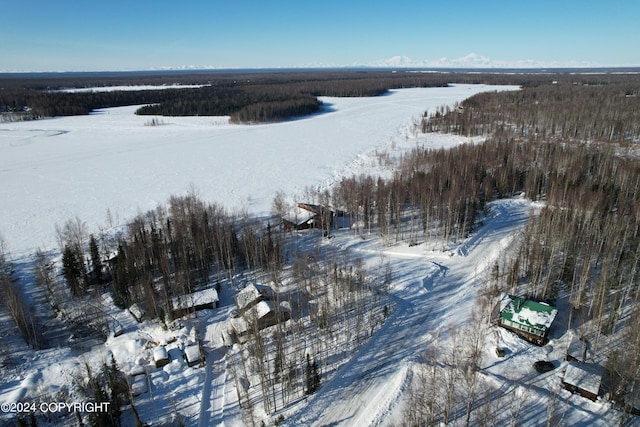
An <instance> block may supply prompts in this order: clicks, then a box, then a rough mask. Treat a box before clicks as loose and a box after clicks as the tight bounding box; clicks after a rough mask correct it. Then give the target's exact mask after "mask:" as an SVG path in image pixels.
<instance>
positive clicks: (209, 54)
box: [0, 0, 640, 71]
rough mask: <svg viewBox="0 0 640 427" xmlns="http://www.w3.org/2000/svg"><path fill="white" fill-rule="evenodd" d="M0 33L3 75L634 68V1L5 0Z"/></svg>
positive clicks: (639, 40) (638, 12)
mask: <svg viewBox="0 0 640 427" xmlns="http://www.w3.org/2000/svg"><path fill="white" fill-rule="evenodd" d="M0 28H1V29H2V39H1V41H0V71H99V70H145V69H155V68H165V67H168V68H180V67H185V66H191V67H218V68H253V67H299V66H351V65H376V64H381V63H382V62H381V61H385V60H387V59H389V58H392V57H395V56H405V57H407V58H410V59H405V60H404V61H405V63H407V64H416V65H426V66H429V65H431V66H435V65H445V66H446V65H449V66H456V65H457V66H464V65H468V64H471V63H469V62H468V61H469V60H470V59H474V60H475V61H480V60H482V61H485V63H487V64H490V65H502V66H514V65H518V64H529V65H531V66H567V65H578V66H640V47H639V46H640V1H638V0H623V1H616V0H609V1H594V0H582V1H574V0H567V1H563V0H556V1H546V0H538V1H525V0H511V1H507V0H504V1H503V0H500V1H491V0H477V1H470V0H454V1H444V0H440V1H427V0H417V1H409V0H394V1H385V2H376V1H371V0H369V1H349V0H342V1H334V0H323V1H305V0H297V1H281V0H262V1H246V0H239V1H236V0H227V1H217V0H210V1H204V0H203V1H188V0H187V1H168V0H167V1H164V0H155V1H147V0H127V1H120V0H114V1H109V2H101V1H96V0H87V1H79V0H77V1H69V0H24V1H23V0H0ZM472 53H473V54H475V56H472V57H468V55H469V54H472ZM464 57H467V58H466V59H460V58H464ZM483 57H484V58H483ZM441 58H447V59H446V60H442V59H441ZM524 61H529V62H524Z"/></svg>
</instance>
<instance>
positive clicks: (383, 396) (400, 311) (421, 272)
mask: <svg viewBox="0 0 640 427" xmlns="http://www.w3.org/2000/svg"><path fill="white" fill-rule="evenodd" d="M531 206H532V204H531V202H529V201H527V200H525V199H522V198H519V199H510V200H500V201H496V202H494V203H492V204H491V205H490V206H489V215H488V217H487V218H486V219H485V221H484V224H483V226H482V227H481V228H479V229H478V230H477V232H476V233H475V234H474V235H473V236H472V237H470V238H469V239H468V240H467V241H466V242H465V243H464V244H463V245H462V246H461V248H464V250H461V251H458V254H453V256H452V255H451V254H437V253H425V254H424V255H423V256H422V257H421V259H416V258H415V257H413V256H411V257H408V258H407V257H406V255H402V254H400V253H397V254H396V256H395V257H393V258H394V259H393V260H392V261H391V262H392V265H393V268H394V278H395V280H394V287H393V289H392V297H393V299H394V301H395V303H396V309H395V312H394V313H393V315H392V317H391V318H390V319H389V320H388V321H387V322H386V323H385V325H384V326H383V327H382V328H381V329H380V330H379V331H378V332H377V333H376V334H375V335H374V336H373V337H372V338H371V340H370V341H369V342H368V343H367V344H366V345H365V346H364V347H362V348H361V349H360V350H359V351H358V352H357V353H356V355H355V356H354V357H353V358H352V360H351V361H349V362H348V363H346V364H345V365H343V366H342V367H341V368H340V369H339V370H338V371H337V372H336V374H335V375H334V376H333V377H332V378H331V379H330V380H329V381H327V382H326V383H325V384H324V385H323V386H322V387H321V389H320V390H319V391H318V392H317V393H316V394H315V395H314V396H313V397H312V398H311V399H310V401H309V402H308V404H307V405H305V407H304V408H302V409H301V410H300V412H299V413H297V414H295V415H293V416H291V417H289V419H288V425H292V426H293V425H317V426H327V425H329V426H338V425H345V426H368V425H383V424H384V423H385V422H387V421H388V415H389V414H391V413H392V412H393V410H394V407H395V405H396V404H397V403H398V401H399V400H400V397H401V395H402V393H403V391H404V390H405V389H406V386H407V383H408V376H410V375H411V363H412V361H414V360H416V358H417V357H419V356H420V354H421V353H423V352H424V351H425V349H426V348H427V347H428V346H430V345H432V343H433V344H435V342H436V341H437V342H438V343H442V341H444V340H446V339H447V338H448V331H449V330H450V329H451V328H455V327H456V326H458V325H460V324H461V323H463V322H464V321H465V320H466V319H468V318H469V313H470V312H471V307H472V305H473V304H474V301H475V297H476V286H475V285H476V284H477V282H479V280H480V276H481V275H482V273H483V272H484V270H485V269H486V268H487V267H488V266H490V265H491V263H492V262H493V261H494V260H495V259H496V258H497V257H498V255H499V254H500V252H501V251H502V250H503V249H505V248H506V246H507V245H508V243H509V242H510V241H511V239H512V238H513V237H514V236H515V234H516V233H517V232H518V231H519V230H520V229H521V228H522V227H523V226H524V224H525V222H526V220H527V217H528V213H529V211H530V209H531ZM351 241H352V242H354V240H351ZM338 244H347V243H346V241H341V242H339V243H338ZM354 244H355V245H357V242H356V243H354ZM387 252H388V251H387Z"/></svg>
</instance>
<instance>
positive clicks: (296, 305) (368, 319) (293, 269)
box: [228, 248, 392, 425]
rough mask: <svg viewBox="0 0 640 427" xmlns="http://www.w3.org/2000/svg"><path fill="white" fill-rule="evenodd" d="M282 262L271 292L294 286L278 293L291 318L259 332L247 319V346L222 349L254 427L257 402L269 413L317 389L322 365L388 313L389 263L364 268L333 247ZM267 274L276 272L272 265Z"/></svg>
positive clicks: (349, 350) (341, 355) (350, 350)
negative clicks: (224, 351)
mask: <svg viewBox="0 0 640 427" xmlns="http://www.w3.org/2000/svg"><path fill="white" fill-rule="evenodd" d="M320 250H328V251H331V253H320V252H319V251H320ZM288 264H289V265H288V266H286V267H287V268H285V269H283V270H282V271H280V272H279V273H278V275H277V277H278V278H277V279H276V280H275V281H274V282H272V283H273V284H274V287H275V288H274V289H276V290H278V289H280V287H281V282H283V281H287V282H291V283H292V285H290V286H288V287H287V292H286V293H284V294H283V295H282V296H280V292H278V293H277V294H278V295H279V297H280V298H282V299H283V300H286V301H288V302H289V304H290V306H291V309H292V310H291V311H292V319H291V320H290V321H287V322H286V323H279V324H277V325H276V326H274V327H273V328H269V329H263V330H261V329H259V328H258V327H257V326H256V323H252V324H251V327H250V329H249V335H248V337H247V341H246V343H245V344H244V345H243V346H242V347H238V348H236V349H234V350H232V351H230V353H228V357H229V359H228V360H229V366H230V369H231V372H232V375H233V377H234V380H235V382H236V385H237V387H236V388H237V391H238V402H239V405H240V406H241V408H243V409H244V412H243V416H244V421H245V423H246V424H247V425H256V423H255V420H254V418H253V414H254V409H255V406H256V404H258V403H260V404H262V407H263V409H264V411H265V412H266V413H267V414H271V413H273V412H275V411H277V410H278V409H281V408H283V407H285V406H286V405H288V404H289V403H291V402H292V401H296V400H297V399H299V398H301V397H303V396H305V395H309V394H313V393H315V392H316V391H317V390H318V389H319V388H320V387H321V380H322V378H323V376H324V375H326V374H327V373H328V369H329V368H328V366H337V365H339V364H340V363H342V361H346V360H348V358H350V357H351V356H352V355H353V354H354V353H355V352H356V351H357V350H358V349H359V348H361V346H362V345H364V344H365V343H366V342H367V340H368V339H369V338H370V337H371V335H372V334H373V333H374V332H375V331H376V330H377V329H378V328H379V327H380V326H381V325H382V324H383V323H384V321H385V319H386V317H387V315H388V312H389V299H388V286H389V285H390V282H391V274H392V273H391V270H390V269H389V268H381V269H380V270H376V269H374V270H373V271H372V270H368V269H367V268H366V267H365V265H364V262H363V261H362V260H361V259H360V258H357V257H353V256H352V255H351V254H349V253H348V252H347V251H340V250H337V249H335V248H333V249H332V248H323V249H320V248H315V249H313V250H299V251H295V253H294V254H293V255H292V258H291V260H290V262H289V263H288ZM268 277H270V278H272V279H273V278H274V277H275V274H274V271H273V270H272V271H270V272H269V273H268ZM274 305H275V306H276V307H277V306H278V304H277V303H276V304H274ZM236 350H237V351H236ZM257 396H260V397H259V398H258V397H257Z"/></svg>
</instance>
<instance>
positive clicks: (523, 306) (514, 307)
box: [500, 295, 558, 329]
mask: <svg viewBox="0 0 640 427" xmlns="http://www.w3.org/2000/svg"><path fill="white" fill-rule="evenodd" d="M557 314H558V309H557V308H555V307H552V306H550V305H549V304H545V303H543V302H537V301H532V300H529V299H526V298H522V297H517V296H513V295H504V296H503V297H502V300H501V301H500V316H501V317H502V318H503V319H507V320H510V321H512V322H515V323H519V324H521V325H527V326H532V327H534V328H539V329H549V328H550V327H551V324H552V323H553V320H554V319H555V318H556V315H557Z"/></svg>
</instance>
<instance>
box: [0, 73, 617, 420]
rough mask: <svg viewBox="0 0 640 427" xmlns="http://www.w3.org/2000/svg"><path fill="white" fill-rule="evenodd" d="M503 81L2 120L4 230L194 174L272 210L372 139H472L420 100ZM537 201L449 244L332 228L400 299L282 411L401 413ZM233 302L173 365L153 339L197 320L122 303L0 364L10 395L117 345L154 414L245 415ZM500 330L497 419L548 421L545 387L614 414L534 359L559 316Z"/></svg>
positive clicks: (238, 200)
mask: <svg viewBox="0 0 640 427" xmlns="http://www.w3.org/2000/svg"><path fill="white" fill-rule="evenodd" d="M496 89H513V88H508V87H501V88H496V87H487V86H465V85H456V86H454V87H450V88H431V89H407V90H398V91H393V92H392V93H391V94H389V95H387V96H384V97H378V98H323V101H324V102H325V107H326V111H325V112H323V113H321V114H318V115H315V116H312V117H307V118H302V119H299V120H292V121H288V122H285V123H279V124H271V125H256V126H239V125H229V124H228V123H227V122H226V119H225V118H212V117H191V118H170V117H166V118H161V119H160V120H161V122H163V124H162V125H160V126H145V123H146V122H148V121H149V120H150V119H151V118H150V117H138V116H135V115H134V114H133V111H135V107H126V108H116V109H109V110H104V111H100V112H97V113H95V114H93V115H91V116H85V117H69V118H60V119H51V120H43V121H38V122H26V123H10V124H9V123H6V124H0V153H1V155H0V177H1V179H2V187H1V188H0V205H1V206H2V210H1V211H0V233H2V234H3V235H4V237H5V239H6V241H7V245H8V249H9V250H10V251H11V253H12V255H13V256H14V257H21V258H22V257H26V256H28V255H29V254H31V253H32V251H33V249H34V248H35V247H38V246H44V247H46V248H53V247H54V246H55V233H54V226H55V224H60V225H62V224H63V223H64V222H65V221H66V220H68V219H70V218H73V217H75V216H78V217H79V218H80V219H81V220H83V221H86V222H87V223H88V224H89V226H90V229H91V230H90V231H95V230H96V228H97V227H98V226H105V224H106V220H105V218H106V212H107V210H109V211H110V212H111V214H112V216H114V217H115V216H118V217H119V222H120V223H125V222H126V221H127V220H129V219H130V218H131V217H132V216H133V215H135V214H136V213H137V212H141V211H145V210H147V209H150V208H153V207H155V206H156V204H158V203H164V202H165V201H166V200H167V198H168V197H169V195H172V194H183V193H185V192H186V191H189V190H190V188H195V190H196V191H197V192H198V194H199V196H200V197H201V198H202V199H203V200H205V201H215V202H220V203H222V204H224V205H225V206H226V207H228V208H231V209H247V210H248V211H249V212H250V213H252V214H255V215H262V214H266V213H268V212H269V210H270V205H271V200H272V198H273V196H274V195H275V193H276V192H278V191H282V192H284V193H285V194H286V195H288V196H291V197H292V198H294V199H295V198H298V197H304V193H305V191H306V190H305V189H306V188H312V189H314V190H315V189H318V188H320V189H322V188H325V187H327V186H330V185H331V184H332V183H334V182H336V181H337V180H339V179H340V177H341V176H346V175H350V174H352V173H362V172H372V173H378V174H386V173H389V170H388V169H387V167H388V166H386V165H385V164H383V163H380V162H379V161H378V156H377V154H379V153H381V152H383V151H386V152H388V153H390V155H391V156H392V157H396V156H399V155H400V154H402V152H404V151H406V150H409V149H411V148H412V147H415V146H416V145H417V144H419V145H429V146H434V147H436V146H452V145H454V144H459V143H461V142H466V140H465V139H463V138H459V137H452V136H443V135H426V136H425V135H414V134H413V133H412V131H411V129H412V126H411V125H412V121H413V120H414V119H416V117H418V116H419V115H420V114H422V113H423V112H424V111H425V110H429V111H433V110H434V109H435V108H436V107H438V106H440V105H442V104H449V105H452V104H453V103H454V102H456V101H462V100H463V99H464V98H467V97H468V96H470V95H472V94H474V93H478V92H480V91H485V90H496ZM536 207H537V205H536V204H534V203H531V202H529V201H527V200H526V199H525V198H523V197H520V198H515V199H511V200H502V201H497V202H493V203H491V204H490V206H489V208H488V213H487V216H486V217H485V218H484V219H483V222H482V224H483V225H482V226H481V227H479V228H478V229H477V231H476V232H475V233H474V234H473V235H472V236H471V237H470V238H469V239H467V240H466V241H463V242H460V244H459V245H458V246H455V247H451V248H450V250H449V251H447V252H432V251H428V250H427V248H426V245H418V246H414V247H411V248H409V247H407V246H406V245H401V246H395V247H389V246H388V245H386V244H383V242H381V241H380V240H379V239H378V238H377V237H375V236H372V235H365V236H362V237H355V236H354V235H353V234H352V233H351V232H350V231H348V230H343V231H340V232H337V233H336V234H335V236H334V238H333V239H331V240H329V241H328V242H325V243H323V244H324V245H331V246H332V247H336V248H340V249H343V248H348V249H349V250H351V251H353V252H354V253H357V254H358V255H359V256H360V257H362V259H363V261H364V262H365V263H366V264H367V265H368V266H369V267H370V268H372V269H375V268H376V267H379V266H380V265H382V264H388V265H390V266H391V267H392V269H393V283H392V286H391V289H390V295H391V298H392V300H393V305H394V309H393V311H392V313H391V316H390V317H389V319H388V320H387V321H386V322H385V323H384V324H383V325H382V327H380V329H379V330H378V331H377V332H376V333H375V334H374V335H373V336H372V337H371V339H370V340H369V341H368V342H367V343H366V344H365V345H364V346H363V347H362V348H361V349H360V350H358V351H357V352H356V353H355V355H354V356H353V357H352V358H351V359H350V360H349V361H348V362H346V363H344V364H343V365H342V366H340V367H338V368H337V371H334V372H333V373H332V375H331V376H329V377H326V378H323V379H322V386H321V388H320V389H319V390H318V392H316V394H314V395H312V396H310V397H309V398H306V399H301V400H299V401H298V402H296V403H294V404H292V405H290V407H288V408H286V409H285V410H284V412H282V414H283V415H284V416H285V423H286V424H287V425H291V426H299V425H317V426H321V425H332V426H338V425H341V426H367V425H372V426H390V425H394V424H398V423H400V422H401V415H402V411H403V409H404V408H405V405H406V402H407V394H408V385H409V384H410V382H411V379H412V378H415V377H416V375H417V366H418V365H420V364H421V363H422V362H423V355H424V353H425V351H426V350H428V349H429V348H437V349H438V350H439V351H441V352H446V351H448V350H447V348H450V347H451V346H452V345H453V343H452V335H453V334H452V331H454V330H456V329H458V328H459V327H460V326H461V325H463V324H465V323H467V322H468V320H469V317H470V315H469V313H470V312H471V309H472V307H473V305H474V303H475V297H476V295H477V291H478V286H479V283H481V282H482V278H483V277H484V274H485V273H486V271H487V269H488V267H490V266H491V265H492V263H493V261H495V260H496V259H497V258H498V257H499V256H500V255H501V254H502V253H504V251H508V250H509V248H510V246H509V245H510V243H512V242H513V240H514V239H515V238H516V237H517V235H518V232H519V231H520V230H521V229H522V227H523V226H524V225H525V223H526V221H527V218H528V215H529V214H530V212H531V210H532V209H534V210H535V208H536ZM311 233H313V232H311ZM231 309H232V305H231V294H230V290H224V289H223V291H222V293H221V307H220V308H219V309H218V310H213V311H210V312H209V313H208V314H205V315H204V316H203V317H200V318H199V322H200V325H199V326H200V328H199V329H200V330H201V331H203V332H202V333H203V335H204V338H205V340H204V344H205V350H206V351H207V362H206V365H205V366H204V367H201V368H188V367H186V366H184V365H182V364H181V363H180V362H179V359H180V357H179V356H178V355H176V356H175V357H173V361H172V362H171V363H169V364H168V365H166V366H165V367H162V368H152V367H150V366H149V364H150V357H151V354H152V349H153V346H155V345H157V344H166V345H167V349H168V351H169V354H170V355H171V354H172V352H173V353H176V354H178V353H179V349H178V346H179V344H181V343H187V342H189V341H191V340H193V335H192V334H193V330H192V329H191V327H190V326H189V325H185V327H184V328H182V329H177V330H173V331H165V330H164V329H162V327H161V326H160V325H159V324H155V323H151V322H146V323H143V324H142V325H139V324H137V323H136V322H135V321H133V320H132V318H131V316H130V315H128V313H127V312H124V311H123V312H120V311H117V310H114V311H113V312H112V313H110V316H113V317H114V318H117V319H118V321H119V322H120V323H121V325H122V326H123V329H124V334H123V335H121V336H119V337H116V338H113V337H111V338H110V339H109V340H108V341H107V343H106V344H105V345H104V346H100V347H98V348H95V349H94V350H92V351H91V352H88V353H85V354H84V355H83V356H77V355H75V354H74V353H72V352H71V350H68V349H53V350H47V351H45V352H32V353H28V354H23V355H21V356H20V357H21V359H20V360H19V361H18V368H16V369H13V370H11V371H5V370H3V371H0V372H2V374H1V378H0V380H1V381H2V383H3V385H2V386H1V387H0V403H5V402H12V401H16V400H17V399H21V398H24V397H25V396H29V395H31V396H40V398H42V396H46V395H54V394H55V393H56V391H57V390H61V389H63V388H65V387H66V386H67V385H68V383H69V382H70V381H72V377H73V375H77V374H75V372H78V370H79V369H81V367H82V363H83V361H84V360H89V361H95V362H96V363H98V364H99V363H100V361H101V360H105V359H106V358H107V357H109V355H110V354H113V355H114V357H115V358H116V359H117V361H118V363H119V365H120V367H121V369H122V370H123V371H125V372H129V371H130V370H131V369H133V368H134V367H136V366H138V365H140V364H146V366H147V371H148V372H147V374H148V375H147V376H146V377H144V379H145V380H146V384H147V390H146V391H145V392H143V394H142V395H141V396H140V398H139V399H138V400H137V402H138V405H139V411H140V413H141V416H142V418H143V420H144V421H150V420H154V419H155V420H156V421H157V420H160V421H159V422H154V424H164V423H168V422H170V420H171V414H172V413H173V412H174V411H176V412H179V413H180V414H181V416H182V417H183V421H185V422H186V423H187V425H202V426H206V425H227V426H242V425H244V422H243V419H242V417H241V411H240V409H239V407H238V403H237V393H236V391H235V383H234V380H233V378H232V376H231V375H230V373H229V371H228V366H227V357H228V356H225V348H224V346H223V342H222V338H221V337H222V328H223V326H222V325H223V324H224V321H225V320H226V319H227V317H228V315H229V313H230V311H231ZM493 333H495V334H497V335H498V336H499V337H500V338H499V339H500V340H501V344H502V345H503V346H504V347H505V348H507V349H508V353H507V356H506V357H505V358H498V357H497V356H496V355H495V353H494V349H495V343H494V342H491V343H489V344H487V345H486V348H484V351H483V359H482V365H481V368H482V370H481V375H482V378H483V382H484V383H487V384H490V385H493V386H494V388H495V389H499V390H500V392H501V394H500V395H501V396H505V397H504V398H501V399H499V400H500V401H501V402H502V403H501V405H502V406H501V407H500V410H499V411H497V412H496V413H497V414H498V415H497V417H496V419H495V421H496V424H497V425H510V422H511V421H513V419H514V411H516V410H517V415H518V418H517V423H516V424H515V425H519V426H520V425H523V426H538V425H546V417H547V415H548V414H547V410H548V407H549V402H550V400H551V399H556V396H557V398H558V399H561V400H562V402H564V403H566V404H563V405H561V406H559V407H560V408H561V409H559V413H560V415H561V418H558V419H560V421H561V424H559V425H571V426H576V425H577V426H592V425H595V426H603V427H604V426H609V425H614V424H617V420H618V418H617V417H618V416H617V415H616V413H615V412H614V411H612V410H611V408H610V406H609V405H608V404H607V403H602V402H595V403H594V402H591V401H589V400H586V399H583V398H581V397H579V396H572V395H571V394H570V393H569V392H566V391H563V390H561V388H560V378H559V372H560V371H561V370H562V369H556V370H555V371H552V372H550V373H547V374H542V375H538V374H536V373H535V371H533V369H532V367H531V365H532V363H533V362H534V361H536V360H541V359H543V360H550V361H552V362H554V363H555V364H556V366H560V365H562V364H564V363H566V362H564V349H565V348H566V345H567V344H568V339H569V336H568V334H566V333H565V331H563V330H562V328H559V329H557V330H556V331H555V332H554V333H553V334H552V336H551V341H550V343H549V345H547V346H545V347H535V346H532V345H529V344H528V343H526V342H524V341H522V340H520V339H517V338H514V336H513V335H512V334H511V333H508V332H506V331H498V330H495V331H493ZM174 339H175V340H176V341H174ZM141 355H144V356H141ZM145 358H146V359H145ZM143 359H144V360H143ZM3 369H4V368H3ZM506 396H515V397H513V398H509V397H506ZM486 403H487V402H485V401H483V402H479V403H478V405H481V404H486ZM257 412H259V411H257ZM4 419H7V418H4ZM265 419H266V420H267V421H268V420H269V419H270V418H269V417H265ZM129 421H131V419H129ZM454 425H464V417H461V416H458V417H457V418H456V420H455V421H454Z"/></svg>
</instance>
